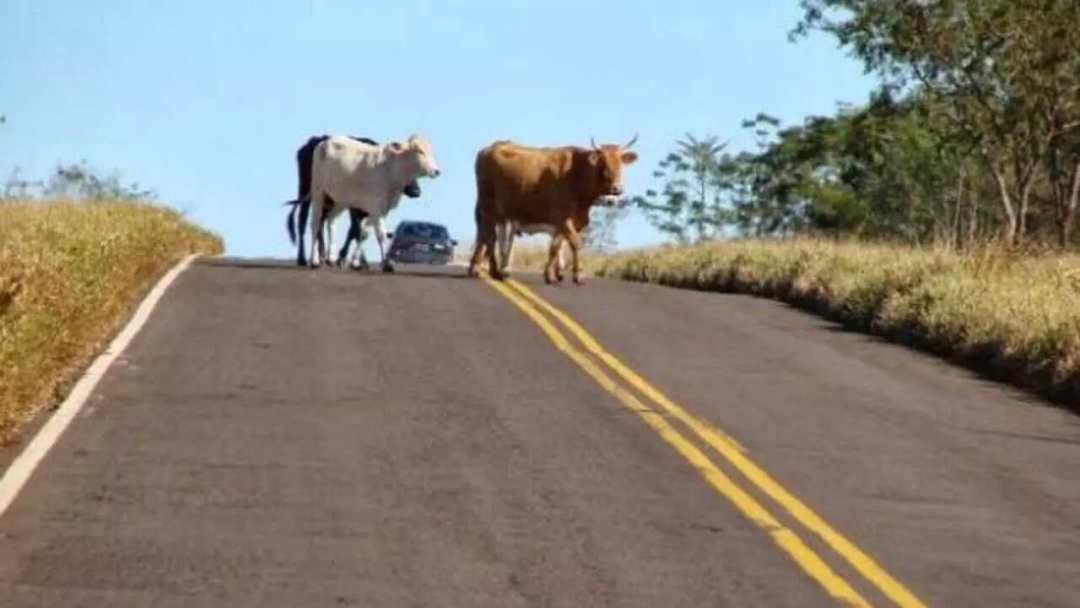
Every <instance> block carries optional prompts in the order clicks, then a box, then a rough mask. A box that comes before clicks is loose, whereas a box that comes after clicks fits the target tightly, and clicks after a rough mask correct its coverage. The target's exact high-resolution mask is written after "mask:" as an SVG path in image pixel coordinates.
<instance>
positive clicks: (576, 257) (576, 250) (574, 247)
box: [552, 219, 582, 285]
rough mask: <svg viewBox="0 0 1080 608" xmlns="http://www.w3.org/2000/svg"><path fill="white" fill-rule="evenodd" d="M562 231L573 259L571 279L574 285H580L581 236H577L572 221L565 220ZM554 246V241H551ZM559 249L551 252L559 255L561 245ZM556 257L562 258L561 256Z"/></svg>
mask: <svg viewBox="0 0 1080 608" xmlns="http://www.w3.org/2000/svg"><path fill="white" fill-rule="evenodd" d="M563 231H564V232H565V234H566V240H567V241H569V242H570V256H571V257H572V259H573V264H574V266H573V269H572V270H571V275H570V276H571V277H572V278H573V280H574V284H575V285H581V283H582V281H581V247H582V243H581V235H580V234H578V231H577V228H576V227H575V226H574V220H573V219H567V220H566V223H565V224H563ZM552 244H554V240H553V241H552ZM559 245H560V247H559V248H558V249H556V250H555V251H553V252H552V253H554V254H556V255H557V254H560V253H561V252H562V251H561V250H562V247H561V245H562V244H561V243H560V244H559ZM558 257H562V256H561V255H560V256H558Z"/></svg>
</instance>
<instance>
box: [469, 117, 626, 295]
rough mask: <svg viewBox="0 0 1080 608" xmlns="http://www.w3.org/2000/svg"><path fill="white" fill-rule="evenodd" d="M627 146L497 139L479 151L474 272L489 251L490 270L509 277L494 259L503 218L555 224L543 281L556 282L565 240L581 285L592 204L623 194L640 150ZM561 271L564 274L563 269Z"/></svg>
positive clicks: (471, 270) (494, 275) (474, 273)
mask: <svg viewBox="0 0 1080 608" xmlns="http://www.w3.org/2000/svg"><path fill="white" fill-rule="evenodd" d="M637 137H638V136H637V135H636V134H635V135H634V137H633V138H632V139H631V140H630V141H629V142H628V143H627V144H626V145H623V146H619V145H615V144H604V145H602V146H597V145H596V142H595V141H592V140H591V138H590V143H591V144H592V147H591V148H583V147H579V146H558V147H535V146H525V145H522V144H518V143H515V142H513V141H509V140H498V141H495V142H492V143H491V144H488V145H487V146H485V147H483V148H481V149H480V151H479V152H477V154H476V163H475V170H476V209H475V219H476V244H475V245H474V249H473V255H472V259H471V260H470V261H469V270H468V274H469V276H473V277H475V276H477V275H478V272H477V270H476V266H477V264H479V262H480V256H481V255H483V254H485V253H486V256H487V259H488V274H489V275H491V278H493V279H496V280H502V279H504V278H505V277H506V273H504V272H503V271H502V270H501V269H500V268H499V264H498V263H497V262H496V260H495V235H496V233H495V227H496V225H497V224H498V223H500V222H510V221H516V222H518V223H520V224H522V225H525V224H550V225H552V226H554V227H555V234H554V236H553V238H552V239H551V246H550V247H549V248H548V261H547V264H546V265H545V266H544V282H545V283H549V284H550V283H552V282H554V268H555V264H556V259H557V257H558V252H559V248H560V247H561V246H562V241H563V240H566V241H567V242H569V243H570V250H571V254H572V256H573V274H572V276H573V279H574V283H575V284H579V285H580V284H581V255H580V253H581V237H580V236H579V234H578V233H579V231H580V230H582V229H583V228H585V226H587V225H588V224H589V210H590V209H591V208H592V206H593V205H596V204H599V205H605V206H611V205H614V204H615V202H616V201H617V200H618V198H619V197H621V196H622V194H623V186H622V168H623V165H629V164H633V163H634V161H636V160H637V159H638V155H637V152H633V151H632V150H630V147H631V146H633V145H634V142H636V141H637ZM560 274H561V273H560Z"/></svg>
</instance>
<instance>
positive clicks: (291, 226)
mask: <svg viewBox="0 0 1080 608" xmlns="http://www.w3.org/2000/svg"><path fill="white" fill-rule="evenodd" d="M289 203H292V206H293V208H292V209H289V215H288V217H287V218H286V219H285V229H286V230H288V231H289V243H291V244H293V245H295V244H296V224H295V221H296V201H289V202H288V203H285V204H286V205H288V204H289Z"/></svg>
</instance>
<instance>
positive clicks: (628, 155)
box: [619, 150, 638, 165]
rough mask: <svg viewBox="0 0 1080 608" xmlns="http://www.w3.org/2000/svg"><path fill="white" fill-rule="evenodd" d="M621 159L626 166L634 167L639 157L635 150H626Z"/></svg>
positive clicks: (620, 156)
mask: <svg viewBox="0 0 1080 608" xmlns="http://www.w3.org/2000/svg"><path fill="white" fill-rule="evenodd" d="M619 158H620V159H621V160H622V163H623V164H624V165H632V164H634V161H636V160H637V159H638V155H637V152H634V151H633V150H626V151H625V152H623V153H622V154H620V155H619Z"/></svg>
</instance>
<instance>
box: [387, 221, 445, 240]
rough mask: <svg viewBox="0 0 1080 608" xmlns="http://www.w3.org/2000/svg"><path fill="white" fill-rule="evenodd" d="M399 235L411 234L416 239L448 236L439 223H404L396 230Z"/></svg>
mask: <svg viewBox="0 0 1080 608" xmlns="http://www.w3.org/2000/svg"><path fill="white" fill-rule="evenodd" d="M398 232H399V233H400V234H401V236H411V237H413V238H418V239H443V240H447V239H449V238H450V234H449V233H448V232H447V231H446V228H445V227H443V226H440V225H439V224H405V225H404V226H402V227H401V229H400V230H399V231H398Z"/></svg>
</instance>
